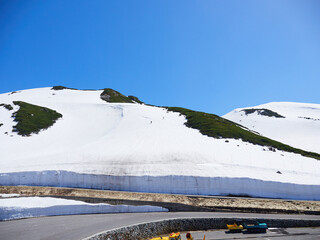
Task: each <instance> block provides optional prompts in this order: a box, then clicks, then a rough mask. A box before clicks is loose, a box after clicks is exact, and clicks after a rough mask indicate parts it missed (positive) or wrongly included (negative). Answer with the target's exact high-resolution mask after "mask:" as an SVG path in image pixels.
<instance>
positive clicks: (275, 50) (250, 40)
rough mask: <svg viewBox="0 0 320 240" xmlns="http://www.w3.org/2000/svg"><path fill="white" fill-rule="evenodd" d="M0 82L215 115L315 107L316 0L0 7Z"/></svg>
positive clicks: (56, 0) (318, 62)
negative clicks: (275, 105) (96, 92)
mask: <svg viewBox="0 0 320 240" xmlns="http://www.w3.org/2000/svg"><path fill="white" fill-rule="evenodd" d="M0 81H1V82H0V83H1V85H0V93H5V92H9V91H14V90H21V89H28V88H38V87H48V86H54V85H63V86H67V87H73V88H79V89H101V88H106V87H110V88H113V89H115V90H118V91H120V92H122V93H123V94H125V95H135V96H137V97H139V98H140V99H141V100H142V101H145V102H147V103H150V104H155V105H161V106H181V107H186V108H191V109H195V110H200V111H205V112H210V113H215V114H219V115H222V114H225V113H227V112H229V111H231V110H233V109H234V108H237V107H246V106H253V105H257V104H262V103H267V102H271V101H296V102H311V103H320V93H319V90H320V1H318V0H299V1H296V0H281V1H280V0H268V1H264V0H260V1H256V0H252V1H248V0H242V1H240V0H235V1H230V0H221V1H217V0H216V1H215V0H210V1H206V0H194V1H188V0H183V1H179V0H175V1H172V0H153V1H150V0H146V1H141V0H135V1H133V0H128V1H125V0H114V1H111V0H101V1H98V0H86V1H82V0H74V1H71V0H45V1H43V0H39V1H27V0H26V1H23V0H17V1H16V0H0Z"/></svg>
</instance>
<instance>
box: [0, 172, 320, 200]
mask: <svg viewBox="0 0 320 240" xmlns="http://www.w3.org/2000/svg"><path fill="white" fill-rule="evenodd" d="M0 185H8V186H13V185H28V186H51V187H72V188H92V189H104V190H116V191H132V192H150V193H174V194H190V195H239V196H252V197H267V198H284V199H296V200H320V185H304V184H293V183H282V182H273V181H263V180H259V179H251V178H228V177H197V176H175V175H170V176H110V175H94V174H82V173H76V172H69V171H42V172H14V173H0Z"/></svg>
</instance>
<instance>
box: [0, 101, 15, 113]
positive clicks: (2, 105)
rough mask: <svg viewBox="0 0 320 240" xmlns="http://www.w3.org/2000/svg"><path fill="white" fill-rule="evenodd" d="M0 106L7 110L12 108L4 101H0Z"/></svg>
mask: <svg viewBox="0 0 320 240" xmlns="http://www.w3.org/2000/svg"><path fill="white" fill-rule="evenodd" d="M0 107H4V108H6V109H7V110H9V111H10V110H12V109H13V107H12V106H11V105H10V104H5V103H1V104H0Z"/></svg>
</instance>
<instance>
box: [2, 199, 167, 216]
mask: <svg viewBox="0 0 320 240" xmlns="http://www.w3.org/2000/svg"><path fill="white" fill-rule="evenodd" d="M0 195H1V194H0ZM167 211H168V210H167V209H165V208H162V207H156V206H130V205H110V204H105V203H100V204H90V203H86V202H82V201H75V200H66V199H61V198H51V197H42V198H41V197H21V198H4V199H1V198H0V221H1V220H12V219H19V218H30V217H39V216H58V215H71V214H94V213H129V212H167Z"/></svg>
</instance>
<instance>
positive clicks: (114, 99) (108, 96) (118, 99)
mask: <svg viewBox="0 0 320 240" xmlns="http://www.w3.org/2000/svg"><path fill="white" fill-rule="evenodd" d="M100 97H101V99H102V100H104V101H106V102H109V103H134V102H133V101H132V100H131V99H130V98H129V97H127V96H125V95H123V94H121V93H119V92H117V91H116V90H113V89H111V88H105V89H103V92H102V93H101V95H100Z"/></svg>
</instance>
